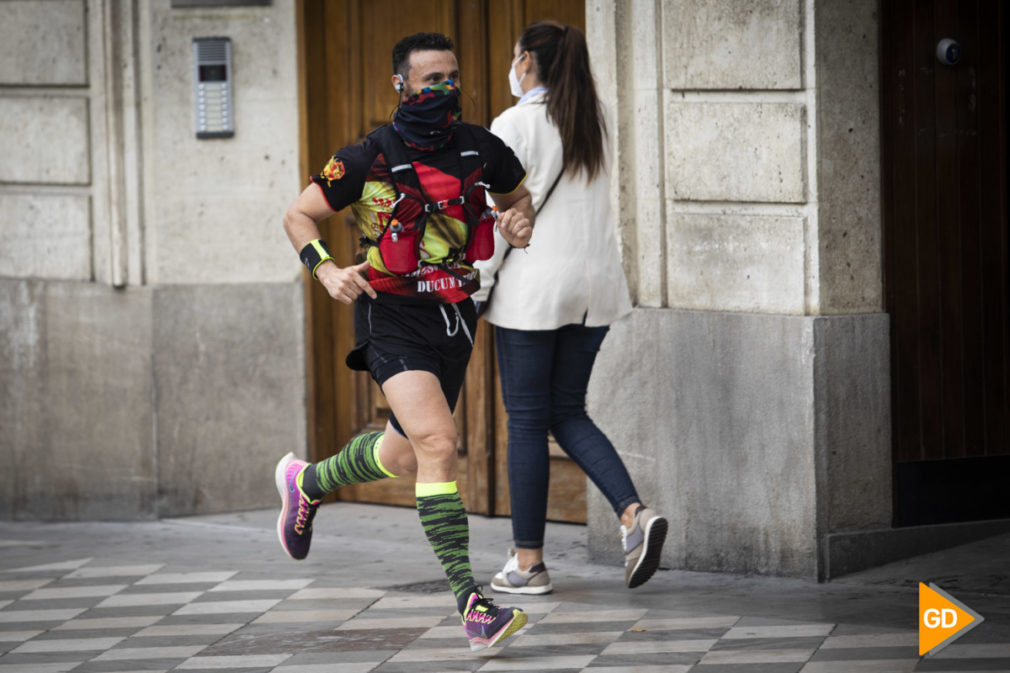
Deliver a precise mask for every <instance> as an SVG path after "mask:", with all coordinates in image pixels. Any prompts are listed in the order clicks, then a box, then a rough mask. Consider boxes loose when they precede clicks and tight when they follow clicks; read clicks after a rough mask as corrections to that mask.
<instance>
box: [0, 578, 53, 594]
mask: <svg viewBox="0 0 1010 673" xmlns="http://www.w3.org/2000/svg"><path fill="white" fill-rule="evenodd" d="M52 581H53V578H52V577H33V578H31V579H27V580H4V581H2V582H0V592H5V593H6V592H8V591H31V590H32V589H38V588H39V587H43V586H45V585H47V584H49V583H50V582H52Z"/></svg>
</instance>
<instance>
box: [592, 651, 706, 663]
mask: <svg viewBox="0 0 1010 673" xmlns="http://www.w3.org/2000/svg"><path fill="white" fill-rule="evenodd" d="M702 656H704V653H703V652H655V653H651V654H634V655H629V654H601V655H599V656H598V657H596V658H595V659H594V660H593V662H592V665H593V666H661V665H663V664H675V665H678V666H687V665H692V664H697V663H698V662H699V661H701V658H702Z"/></svg>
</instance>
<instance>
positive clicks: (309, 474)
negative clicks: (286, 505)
mask: <svg viewBox="0 0 1010 673" xmlns="http://www.w3.org/2000/svg"><path fill="white" fill-rule="evenodd" d="M384 434H385V433H382V432H366V433H365V434H363V435H358V436H357V437H355V438H354V439H352V440H351V441H349V442H348V443H347V446H345V447H344V448H343V449H342V450H341V451H340V453H338V454H337V455H335V456H330V457H329V458H327V459H326V460H323V461H320V462H318V463H315V464H313V465H309V466H308V467H306V468H305V469H304V470H302V473H301V474H299V475H298V486H299V487H301V489H302V493H304V494H305V495H307V496H308V497H309V498H311V499H312V500H319V499H320V498H322V497H323V496H324V495H326V494H327V493H330V492H332V491H335V490H337V489H338V488H340V487H341V486H347V485H348V484H363V483H365V482H368V481H378V480H379V479H385V478H386V477H395V476H396V475H395V474H393V473H392V472H390V471H389V470H387V469H386V468H385V467H384V466H383V464H382V461H380V460H379V447H380V446H382V437H383V435H384Z"/></svg>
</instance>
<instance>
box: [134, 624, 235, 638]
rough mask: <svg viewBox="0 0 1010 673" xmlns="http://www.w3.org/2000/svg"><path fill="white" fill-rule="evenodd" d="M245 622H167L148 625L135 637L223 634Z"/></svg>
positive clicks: (135, 634)
mask: <svg viewBox="0 0 1010 673" xmlns="http://www.w3.org/2000/svg"><path fill="white" fill-rule="evenodd" d="M243 626H245V624H165V625H159V626H148V627H147V628H146V629H142V630H141V631H138V632H137V633H134V634H133V636H132V637H133V638H159V637H163V636H223V635H225V634H228V633H231V632H232V631H235V630H237V629H240V628H242V627H243Z"/></svg>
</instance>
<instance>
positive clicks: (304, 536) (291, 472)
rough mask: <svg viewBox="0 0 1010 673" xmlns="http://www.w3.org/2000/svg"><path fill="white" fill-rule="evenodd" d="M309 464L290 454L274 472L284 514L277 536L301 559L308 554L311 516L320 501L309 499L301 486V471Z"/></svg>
mask: <svg viewBox="0 0 1010 673" xmlns="http://www.w3.org/2000/svg"><path fill="white" fill-rule="evenodd" d="M307 465H308V463H306V462H305V461H304V460H299V459H298V458H295V454H293V453H289V454H288V455H286V456H284V457H283V458H281V460H280V462H279V463H277V469H276V470H275V471H274V482H275V483H276V484H277V492H278V493H280V495H281V515H280V516H279V517H277V538H278V539H279V540H280V541H281V546H282V547H284V551H285V552H287V554H288V556H290V557H291V558H293V559H294V560H296V561H301V560H302V559H304V558H305V557H306V556H308V555H309V545H310V544H312V519H313V518H314V517H315V516H316V510H317V509H319V503H321V502H322V501H321V500H309V497H308V496H307V495H305V494H304V493H302V489H301V488H299V487H298V474H299V473H300V472H301V471H302V470H304V469H305V467H306V466H307Z"/></svg>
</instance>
